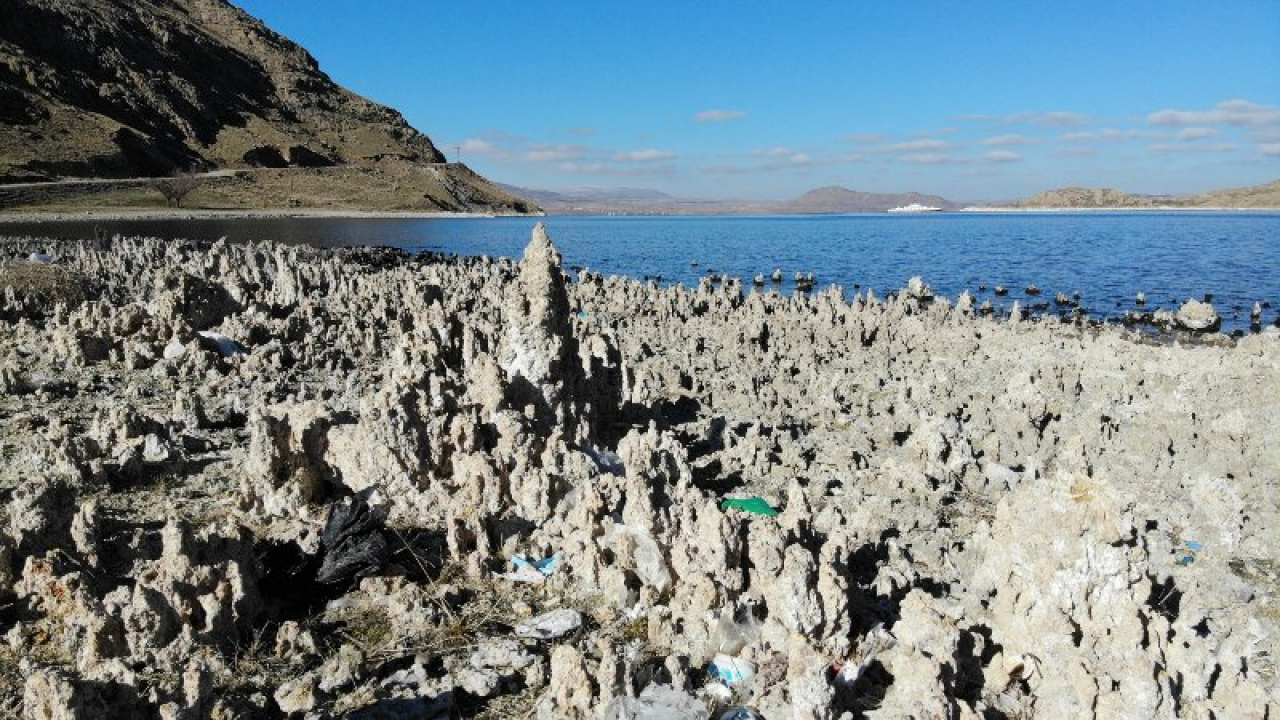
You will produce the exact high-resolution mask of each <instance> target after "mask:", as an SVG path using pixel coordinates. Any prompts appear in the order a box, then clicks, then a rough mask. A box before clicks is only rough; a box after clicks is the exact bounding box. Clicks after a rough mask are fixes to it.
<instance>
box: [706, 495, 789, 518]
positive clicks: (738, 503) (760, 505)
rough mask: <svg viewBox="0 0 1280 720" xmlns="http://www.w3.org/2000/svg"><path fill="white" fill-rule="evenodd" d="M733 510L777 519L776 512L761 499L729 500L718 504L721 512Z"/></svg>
mask: <svg viewBox="0 0 1280 720" xmlns="http://www.w3.org/2000/svg"><path fill="white" fill-rule="evenodd" d="M729 508H735V509H737V510H741V511H743V512H749V513H751V514H753V515H764V516H765V517H777V516H778V511H777V510H774V509H773V508H772V507H770V506H769V503H767V502H765V499H764V498H762V497H751V498H731V499H729V500H725V501H724V502H722V503H720V509H721V510H728V509H729Z"/></svg>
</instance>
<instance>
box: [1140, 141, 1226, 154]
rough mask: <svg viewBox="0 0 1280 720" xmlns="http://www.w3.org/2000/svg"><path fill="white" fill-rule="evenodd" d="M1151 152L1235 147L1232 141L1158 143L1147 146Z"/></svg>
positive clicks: (1219, 150) (1202, 150)
mask: <svg viewBox="0 0 1280 720" xmlns="http://www.w3.org/2000/svg"><path fill="white" fill-rule="evenodd" d="M1147 149H1148V150H1150V151H1152V152H1160V153H1203V152H1233V151H1235V150H1236V149H1237V147H1236V146H1235V145H1233V144H1232V143H1216V144H1213V145H1201V144H1197V145H1186V144H1183V145H1169V144H1160V143H1157V144H1155V145H1151V146H1148V147H1147Z"/></svg>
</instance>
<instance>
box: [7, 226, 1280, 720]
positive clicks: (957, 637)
mask: <svg viewBox="0 0 1280 720" xmlns="http://www.w3.org/2000/svg"><path fill="white" fill-rule="evenodd" d="M905 280H906V279H905V278H904V282H905ZM0 293H2V294H0V328H3V332H0V495H2V496H3V498H4V500H5V506H6V507H5V510H4V512H3V513H0V713H7V714H9V715H12V716H19V717H32V718H91V717H92V718H97V717H160V718H220V719H221V718H256V717H282V716H296V717H315V718H327V717H355V718H384V717H419V718H424V717H425V718H435V717H439V718H449V717H488V718H513V717H534V718H548V719H550V718H597V717H603V718H613V719H618V720H622V719H628V718H637V719H638V718H664V719H672V720H676V719H679V720H684V719H688V720H701V719H703V718H729V719H736V720H745V719H748V718H770V719H771V720H774V719H777V718H823V719H834V718H859V717H876V718H896V717H907V716H911V717H948V718H1001V717H1007V718H1018V717H1081V716H1089V715H1092V716H1097V717H1135V718H1154V717H1193V718H1211V717H1217V718H1228V717H1230V718H1245V717H1256V718H1265V717H1276V715H1277V711H1278V710H1280V680H1278V679H1277V676H1276V672H1277V670H1276V656H1277V652H1280V639H1278V638H1280V635H1277V632H1278V631H1280V608H1278V606H1277V594H1278V593H1280V559H1278V558H1277V545H1278V544H1280V532H1278V526H1277V519H1278V518H1277V507H1278V506H1280V505H1278V502H1277V479H1278V478H1280V420H1278V418H1280V334H1277V332H1276V331H1275V330H1274V329H1268V330H1266V331H1264V332H1261V333H1259V334H1256V335H1251V336H1248V337H1244V338H1241V339H1239V340H1231V339H1230V338H1226V337H1225V336H1214V337H1216V338H1219V339H1220V341H1215V342H1209V343H1185V342H1170V343H1165V344H1153V343H1150V342H1147V341H1143V336H1141V335H1139V334H1136V333H1130V332H1128V331H1125V330H1124V329H1121V328H1117V327H1104V328H1090V327H1080V326H1077V325H1072V324H1064V323H1062V322H1060V321H1059V320H1057V319H1056V318H1053V317H1046V318H1041V319H1036V320H1029V319H1024V318H1021V317H1019V316H1018V315H1017V314H1015V315H1014V316H1013V317H1012V318H996V317H992V316H984V315H983V314H981V313H980V312H977V311H976V310H975V309H974V308H973V306H972V301H971V300H970V299H968V298H961V299H958V300H957V302H956V303H955V304H954V305H953V304H951V303H950V302H948V301H947V300H945V299H942V298H934V297H933V296H932V293H931V292H929V290H928V287H927V285H926V284H925V283H923V282H922V281H920V280H918V279H913V281H912V282H911V283H910V284H909V285H908V287H907V288H906V289H904V291H903V292H901V293H899V294H898V295H897V296H895V297H893V298H892V299H888V300H880V299H876V298H874V297H869V296H859V297H857V298H856V299H855V300H853V301H852V302H847V301H845V299H844V296H843V293H842V292H841V291H840V290H839V289H831V290H826V291H820V292H815V293H812V294H808V295H802V294H797V295H796V296H794V297H790V298H787V297H779V296H776V295H775V296H771V295H763V294H759V293H750V292H744V289H743V287H742V286H741V284H740V283H738V282H734V281H729V282H725V283H722V284H720V285H712V284H711V282H710V281H704V282H703V284H702V286H700V287H698V288H693V289H686V288H683V287H676V288H659V287H657V286H656V285H652V284H642V283H639V282H635V281H631V280H626V279H621V278H616V277H609V278H605V277H601V276H599V275H596V274H594V273H591V272H590V271H584V272H582V273H579V274H578V275H577V276H576V277H574V278H569V277H568V276H566V275H565V273H564V271H563V270H562V266H561V262H560V256H559V254H558V252H557V251H556V250H555V248H554V246H553V244H552V243H551V240H550V239H549V238H548V237H547V236H546V233H545V232H544V231H543V230H542V229H541V228H538V229H536V230H534V233H533V239H532V242H531V243H530V245H529V246H528V248H527V250H526V252H525V254H524V257H523V258H522V259H521V260H520V261H519V262H511V261H506V260H496V261H490V260H487V259H456V258H454V259H451V258H444V257H438V256H433V255H429V254H421V255H408V254H405V253H403V252H400V251H395V250H389V249H367V248H366V249H344V250H319V249H312V248H307V247H286V246H281V245H273V244H231V243H226V242H218V243H212V244H209V243H205V244H197V243H189V242H182V241H170V240H161V239H138V238H114V239H111V240H102V241H80V242H57V241H51V240H47V239H41V238H7V239H0Z"/></svg>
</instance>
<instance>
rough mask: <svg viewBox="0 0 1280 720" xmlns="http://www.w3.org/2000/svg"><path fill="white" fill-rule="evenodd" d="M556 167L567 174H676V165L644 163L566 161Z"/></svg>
mask: <svg viewBox="0 0 1280 720" xmlns="http://www.w3.org/2000/svg"><path fill="white" fill-rule="evenodd" d="M556 169H557V170H559V171H560V172H562V173H565V174H567V175H607V176H612V177H636V176H640V175H644V176H654V175H674V174H675V171H676V169H675V167H674V166H672V165H644V166H641V167H623V166H619V165H613V164H610V163H607V162H586V163H577V162H566V163H561V164H559V165H557V166H556Z"/></svg>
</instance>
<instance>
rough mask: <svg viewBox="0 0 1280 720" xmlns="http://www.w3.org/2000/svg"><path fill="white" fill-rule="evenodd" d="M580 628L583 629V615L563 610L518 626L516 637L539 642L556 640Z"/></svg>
mask: <svg viewBox="0 0 1280 720" xmlns="http://www.w3.org/2000/svg"><path fill="white" fill-rule="evenodd" d="M580 627H582V613H580V612H578V611H577V610H569V609H566V608H561V609H559V610H552V611H551V612H548V613H543V614H541V615H539V616H538V617H536V618H531V619H529V620H525V621H524V622H522V623H520V624H519V625H516V635H518V636H520V637H528V638H536V639H538V640H554V639H555V638H558V637H564V636H565V635H568V634H569V633H571V632H573V631H574V630H577V629H578V628H580Z"/></svg>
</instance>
